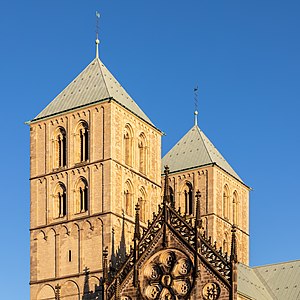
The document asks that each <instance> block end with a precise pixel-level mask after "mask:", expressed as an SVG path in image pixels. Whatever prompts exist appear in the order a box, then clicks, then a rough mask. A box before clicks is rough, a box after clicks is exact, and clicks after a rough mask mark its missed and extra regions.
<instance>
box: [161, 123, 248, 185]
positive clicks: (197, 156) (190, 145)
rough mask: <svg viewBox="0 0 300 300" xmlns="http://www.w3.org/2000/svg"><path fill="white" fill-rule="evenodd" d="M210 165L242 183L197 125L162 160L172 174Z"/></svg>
mask: <svg viewBox="0 0 300 300" xmlns="http://www.w3.org/2000/svg"><path fill="white" fill-rule="evenodd" d="M210 164H217V165H218V166H219V167H221V168H222V169H223V170H224V171H226V172H227V173H229V174H230V175H232V176H233V177H235V178H236V179H238V180H240V181H242V179H241V178H240V177H239V176H238V175H237V173H236V172H235V171H234V170H233V169H232V167H231V166H230V165H229V163H228V162H227V161H226V160H225V158H224V157H223V156H222V154H221V153H220V152H219V151H218V150H217V148H216V147H215V146H214V145H213V144H212V142H211V141H210V140H209V139H208V138H207V136H206V135H205V134H204V132H203V131H202V130H201V129H200V128H199V127H198V126H197V125H194V126H193V127H192V128H191V129H190V130H189V131H188V132H187V133H186V135H185V136H184V137H183V138H182V139H181V140H180V141H179V142H178V143H177V144H176V145H175V146H174V147H173V148H172V149H171V150H170V151H169V152H168V153H167V154H166V155H165V156H164V157H163V159H162V166H165V165H168V166H169V168H170V171H171V172H176V171H182V170H187V169H191V168H196V167H201V166H204V165H210Z"/></svg>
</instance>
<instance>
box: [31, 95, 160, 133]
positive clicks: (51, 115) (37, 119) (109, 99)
mask: <svg viewBox="0 0 300 300" xmlns="http://www.w3.org/2000/svg"><path fill="white" fill-rule="evenodd" d="M112 100H113V101H115V102H116V103H118V104H119V105H121V106H122V107H124V108H126V109H127V110H129V111H130V112H131V113H132V114H134V115H135V116H137V117H138V118H140V119H142V120H143V121H144V122H146V123H147V124H148V125H150V126H151V127H153V128H155V129H156V130H158V131H159V132H160V133H161V134H163V132H162V131H161V130H160V129H159V128H157V127H156V126H154V125H153V124H151V123H150V122H149V121H147V120H145V119H143V118H142V117H140V116H138V115H137V114H136V113H135V112H133V111H132V110H130V109H129V108H128V107H126V106H125V105H123V104H122V103H120V102H119V101H117V100H116V99H115V98H113V97H108V98H104V99H101V100H96V101H94V102H91V103H87V104H84V105H79V106H76V107H72V108H70V109H66V110H63V111H59V112H57V113H54V114H50V115H47V116H43V117H40V118H35V119H33V120H31V121H26V122H25V124H27V125H30V124H32V123H36V122H39V121H41V120H44V119H49V118H52V117H54V116H57V115H60V114H64V113H66V112H69V111H72V110H75V109H79V108H83V107H86V106H91V105H94V104H97V103H101V102H105V101H112Z"/></svg>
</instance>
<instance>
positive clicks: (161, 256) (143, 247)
mask: <svg viewBox="0 0 300 300" xmlns="http://www.w3.org/2000/svg"><path fill="white" fill-rule="evenodd" d="M167 182H168V170H166V180H165V195H164V199H163V203H162V205H161V206H160V207H159V211H158V213H157V215H154V216H153V221H152V222H149V224H148V228H147V229H146V230H144V231H143V234H142V236H141V230H140V226H139V207H138V205H137V207H136V224H135V233H134V239H133V242H134V246H133V248H132V251H131V253H130V254H129V255H128V256H127V259H126V261H125V262H124V263H123V265H122V266H121V267H120V268H119V270H118V271H117V273H116V274H115V275H114V276H113V277H112V278H111V279H110V282H109V283H108V281H109V280H108V276H105V278H104V279H105V280H106V278H107V280H106V282H104V285H105V287H104V290H105V291H106V292H105V293H104V299H124V300H125V299H147V300H155V299H174V300H175V299H221V300H223V299H232V300H233V299H236V249H235V230H234V228H233V241H232V245H233V246H232V251H231V255H230V258H229V257H227V254H226V255H223V253H222V250H221V249H220V250H217V249H216V248H215V247H214V245H212V243H211V241H210V239H206V238H205V232H203V231H202V224H201V218H200V213H199V212H200V197H201V196H200V193H199V192H198V193H197V196H196V198H197V215H196V220H195V221H191V220H188V219H187V218H186V217H185V216H182V215H181V214H180V212H179V211H176V210H175V208H174V206H173V205H172V203H171V202H170V201H169V200H170V199H169V195H168V190H169V189H168V188H166V187H167ZM104 271H105V270H104ZM106 272H107V271H105V272H104V273H106ZM105 280H104V281H105Z"/></svg>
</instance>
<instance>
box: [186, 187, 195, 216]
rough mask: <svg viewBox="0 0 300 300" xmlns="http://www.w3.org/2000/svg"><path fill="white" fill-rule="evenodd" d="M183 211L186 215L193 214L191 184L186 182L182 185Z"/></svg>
mask: <svg viewBox="0 0 300 300" xmlns="http://www.w3.org/2000/svg"><path fill="white" fill-rule="evenodd" d="M184 200H185V212H186V214H187V215H192V214H193V186H192V184H191V183H190V182H186V184H185V186H184Z"/></svg>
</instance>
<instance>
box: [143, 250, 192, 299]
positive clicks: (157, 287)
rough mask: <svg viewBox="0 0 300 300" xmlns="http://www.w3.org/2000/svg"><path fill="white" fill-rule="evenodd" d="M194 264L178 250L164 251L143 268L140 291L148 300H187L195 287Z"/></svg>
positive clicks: (153, 256)
mask: <svg viewBox="0 0 300 300" xmlns="http://www.w3.org/2000/svg"><path fill="white" fill-rule="evenodd" d="M193 268H194V267H193V263H192V261H191V260H190V258H189V257H188V256H187V255H186V254H185V253H183V252H181V251H179V250H176V249H169V250H162V251H160V252H158V253H156V254H154V255H152V257H151V258H150V259H149V260H148V261H147V262H146V264H145V266H144V267H143V268H142V270H141V271H142V272H141V273H140V274H141V281H140V285H141V286H140V288H141V289H140V290H141V293H142V295H143V297H144V298H145V299H147V300H156V299H164V300H175V299H183V298H186V297H187V296H188V295H189V293H190V292H191V289H192V286H193V277H192V272H193Z"/></svg>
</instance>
